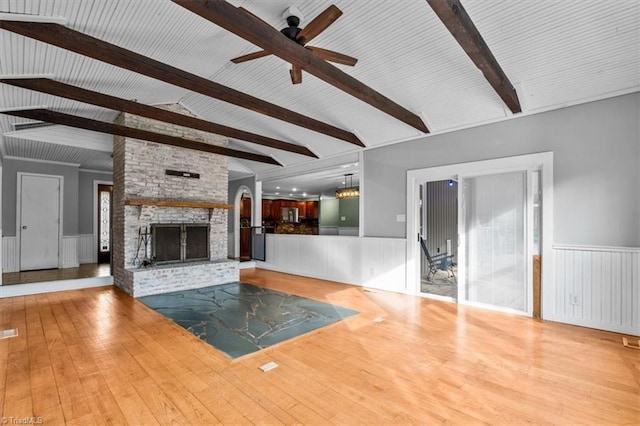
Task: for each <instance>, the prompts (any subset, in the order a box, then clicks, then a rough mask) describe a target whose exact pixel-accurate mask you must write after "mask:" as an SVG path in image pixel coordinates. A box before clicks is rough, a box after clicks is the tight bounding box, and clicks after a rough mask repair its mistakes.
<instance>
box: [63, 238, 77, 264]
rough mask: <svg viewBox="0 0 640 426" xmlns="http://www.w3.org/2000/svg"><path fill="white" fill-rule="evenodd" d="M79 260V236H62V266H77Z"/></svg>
mask: <svg viewBox="0 0 640 426" xmlns="http://www.w3.org/2000/svg"><path fill="white" fill-rule="evenodd" d="M78 266H80V263H79V262H78V236H77V235H73V236H64V237H62V267H63V268H77V267H78Z"/></svg>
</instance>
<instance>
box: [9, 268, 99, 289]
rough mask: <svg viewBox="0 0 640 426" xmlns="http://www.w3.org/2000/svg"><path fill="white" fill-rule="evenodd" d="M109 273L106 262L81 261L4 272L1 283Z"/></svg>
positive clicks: (68, 278) (33, 281)
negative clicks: (73, 265)
mask: <svg viewBox="0 0 640 426" xmlns="http://www.w3.org/2000/svg"><path fill="white" fill-rule="evenodd" d="M109 275H111V268H110V266H109V264H108V263H83V264H82V265H80V266H79V267H77V268H63V269H42V270H39V271H24V272H5V273H4V274H2V285H15V284H28V283H36V282H44V281H58V280H74V279H78V278H90V277H106V276H109Z"/></svg>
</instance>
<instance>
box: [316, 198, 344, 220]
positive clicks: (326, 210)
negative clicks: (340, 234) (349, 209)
mask: <svg viewBox="0 0 640 426" xmlns="http://www.w3.org/2000/svg"><path fill="white" fill-rule="evenodd" d="M319 209H320V217H319V218H318V224H319V225H320V226H340V217H338V213H339V211H338V210H339V204H338V200H337V199H336V198H323V199H322V200H320V206H319Z"/></svg>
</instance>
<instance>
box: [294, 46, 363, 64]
mask: <svg viewBox="0 0 640 426" xmlns="http://www.w3.org/2000/svg"><path fill="white" fill-rule="evenodd" d="M307 49H309V50H310V51H312V52H313V53H315V54H316V55H318V56H320V57H321V58H322V59H324V60H326V61H329V62H335V63H336V64H342V65H349V66H350V67H353V66H355V65H356V63H357V62H358V59H356V58H354V57H353V56H348V55H345V54H343V53H338V52H334V51H333V50H327V49H322V48H320V47H312V46H308V47H307Z"/></svg>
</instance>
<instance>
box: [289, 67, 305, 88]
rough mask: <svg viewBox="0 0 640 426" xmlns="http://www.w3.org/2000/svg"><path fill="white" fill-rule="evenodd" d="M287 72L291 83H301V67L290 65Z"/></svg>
mask: <svg viewBox="0 0 640 426" xmlns="http://www.w3.org/2000/svg"><path fill="white" fill-rule="evenodd" d="M289 74H291V82H292V83H293V84H300V83H302V68H300V67H299V66H297V65H292V66H291V71H289Z"/></svg>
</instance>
